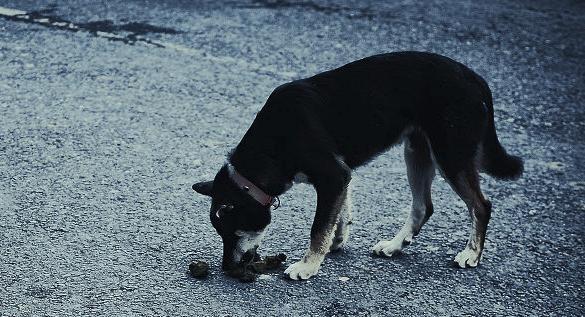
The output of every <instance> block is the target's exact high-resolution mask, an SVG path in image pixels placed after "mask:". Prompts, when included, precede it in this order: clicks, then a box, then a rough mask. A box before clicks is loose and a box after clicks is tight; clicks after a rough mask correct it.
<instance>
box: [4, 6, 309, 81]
mask: <svg viewBox="0 0 585 317" xmlns="http://www.w3.org/2000/svg"><path fill="white" fill-rule="evenodd" d="M0 16H7V17H10V18H13V19H18V20H23V21H26V22H32V23H38V24H42V25H52V26H56V27H59V28H60V29H65V30H69V31H74V32H77V31H80V30H83V28H80V27H79V26H78V25H75V24H73V23H71V22H69V23H68V22H62V21H51V19H50V18H37V19H32V18H31V17H30V16H29V15H27V12H26V11H22V10H16V9H10V8H5V7H1V6H0ZM94 34H95V35H96V36H98V37H102V38H106V39H110V40H119V41H124V42H127V43H136V42H138V43H142V44H145V45H150V46H155V47H162V48H168V49H171V50H174V51H177V52H181V53H183V54H186V55H189V56H194V57H197V58H198V59H202V60H207V61H210V62H213V63H220V64H231V65H236V66H239V67H241V68H244V69H248V70H250V71H253V72H258V73H268V74H273V75H277V76H279V77H282V78H285V79H293V78H295V77H297V76H298V74H297V73H295V72H286V71H281V70H279V69H277V68H276V67H274V66H267V65H262V64H258V63H254V62H249V61H246V60H243V59H237V58H233V57H229V56H213V55H211V54H209V52H207V51H204V50H200V49H195V48H191V47H187V46H184V45H180V44H174V43H166V42H158V41H153V40H150V39H148V38H145V37H142V36H137V37H135V38H134V39H129V38H128V37H126V36H122V35H118V34H115V33H110V32H102V31H97V32H95V33H94Z"/></svg>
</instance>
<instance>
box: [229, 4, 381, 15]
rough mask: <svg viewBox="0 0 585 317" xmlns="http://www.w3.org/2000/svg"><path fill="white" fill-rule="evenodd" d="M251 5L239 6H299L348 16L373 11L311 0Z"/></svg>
mask: <svg viewBox="0 0 585 317" xmlns="http://www.w3.org/2000/svg"><path fill="white" fill-rule="evenodd" d="M252 3H253V4H252V5H241V6H239V7H241V8H252V9H257V8H266V9H275V10H278V9H282V8H299V9H305V10H312V11H317V12H323V13H326V14H344V15H347V17H348V18H372V17H373V16H374V13H373V12H371V11H370V10H368V9H366V8H359V9H355V8H348V7H343V6H325V5H321V4H318V3H315V2H313V1H287V0H253V1H252Z"/></svg>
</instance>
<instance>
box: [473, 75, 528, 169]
mask: <svg viewBox="0 0 585 317" xmlns="http://www.w3.org/2000/svg"><path fill="white" fill-rule="evenodd" d="M482 82H483V84H484V85H485V88H486V89H487V96H486V106H487V109H488V122H487V126H486V130H485V133H484V136H483V142H482V153H481V160H480V162H481V164H480V165H481V170H482V172H485V173H487V174H489V175H491V176H493V177H495V178H499V179H504V180H516V179H518V178H519V177H520V176H521V175H522V173H523V172H524V162H523V161H522V158H520V157H518V156H514V155H509V154H508V153H506V150H505V149H504V147H502V145H501V144H500V141H499V140H498V136H497V134H496V125H495V123H494V105H493V98H492V93H491V91H490V89H489V87H488V86H487V83H485V81H483V80H482Z"/></svg>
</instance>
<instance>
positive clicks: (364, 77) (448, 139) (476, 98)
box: [263, 52, 521, 178]
mask: <svg viewBox="0 0 585 317" xmlns="http://www.w3.org/2000/svg"><path fill="white" fill-rule="evenodd" d="M276 99H279V100H278V101H276ZM271 100H272V101H275V102H272V103H271ZM271 104H276V105H278V106H279V107H281V108H283V106H282V105H283V104H288V105H289V106H290V107H293V108H294V109H295V111H296V112H298V111H299V110H301V111H300V112H302V113H307V112H308V114H307V115H308V116H313V117H315V118H318V119H319V123H320V124H321V125H322V127H323V129H324V132H325V133H327V134H328V137H330V138H331V143H332V144H331V147H332V149H333V150H334V151H336V152H337V153H338V154H339V155H340V156H342V157H344V160H345V162H346V164H348V166H350V167H352V168H353V167H356V166H359V165H362V164H364V163H365V162H367V161H368V160H370V159H372V158H373V157H375V155H376V154H378V153H380V152H382V151H384V150H386V149H387V148H388V147H390V146H392V145H394V144H396V143H398V142H399V141H400V140H401V138H402V137H403V136H404V135H405V133H408V132H410V131H412V130H421V131H422V132H423V133H424V135H425V136H426V137H427V138H428V141H429V142H430V145H431V147H432V150H433V154H434V155H435V159H436V160H437V161H438V163H439V165H440V167H441V168H442V169H443V170H444V171H447V172H453V173H456V172H457V171H459V170H460V169H461V166H459V163H460V162H467V161H469V160H479V161H480V162H481V163H482V164H483V165H482V166H480V167H481V169H482V170H484V171H486V172H488V173H490V174H492V175H494V176H497V177H500V178H514V177H517V176H518V175H519V174H520V173H521V162H520V161H519V160H518V159H515V158H513V157H510V156H507V155H506V153H505V151H504V150H503V148H502V147H501V146H500V144H499V142H498V140H497V137H496V134H495V126H494V119H493V105H492V97H491V92H490V89H489V87H488V85H487V83H486V82H485V81H484V80H483V78H481V76H479V75H478V74H476V73H475V72H473V71H472V70H471V69H469V68H468V67H466V66H465V65H463V64H461V63H459V62H456V61H454V60H452V59H449V58H447V57H444V56H441V55H437V54H433V53H423V52H398V53H388V54H381V55H375V56H371V57H368V58H364V59H361V60H358V61H355V62H352V63H350V64H347V65H345V66H342V67H340V68H337V69H334V70H331V71H327V72H324V73H321V74H318V75H315V76H313V77H310V78H306V79H302V80H298V81H294V82H292V83H289V84H285V85H283V86H281V87H279V88H277V89H276V90H275V92H274V93H273V94H272V95H271V97H270V98H269V100H268V102H267V107H266V108H268V109H270V107H271ZM263 111H269V110H267V109H263ZM291 119H292V118H290V117H289V118H288V121H291V122H292V123H291V126H290V128H293V129H294V128H295V127H302V126H303V125H298V124H296V123H295V122H294V120H291ZM478 153H482V154H483V155H484V157H477V154H478ZM488 156H491V157H488Z"/></svg>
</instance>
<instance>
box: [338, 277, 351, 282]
mask: <svg viewBox="0 0 585 317" xmlns="http://www.w3.org/2000/svg"><path fill="white" fill-rule="evenodd" d="M339 280H340V281H341V282H347V281H349V277H347V276H341V277H340V278H339Z"/></svg>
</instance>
